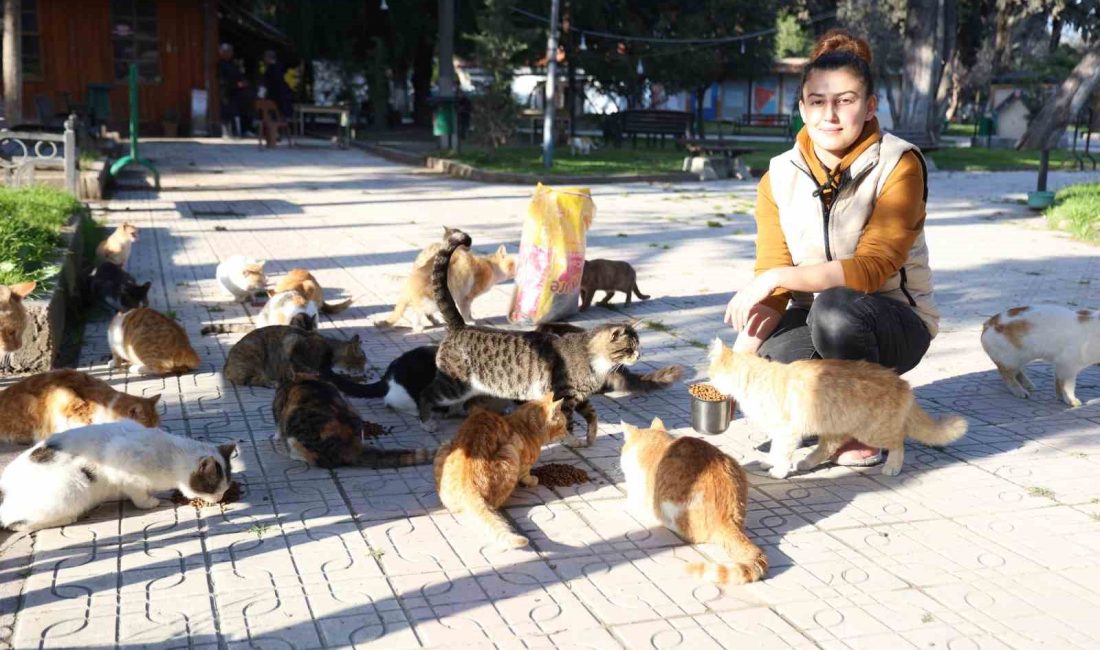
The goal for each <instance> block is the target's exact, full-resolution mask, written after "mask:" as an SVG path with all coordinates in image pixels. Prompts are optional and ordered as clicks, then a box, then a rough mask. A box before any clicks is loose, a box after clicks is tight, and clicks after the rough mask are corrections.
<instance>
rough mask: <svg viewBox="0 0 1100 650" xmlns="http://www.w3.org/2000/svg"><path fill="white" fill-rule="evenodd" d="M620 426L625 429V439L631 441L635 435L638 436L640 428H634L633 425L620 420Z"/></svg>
mask: <svg viewBox="0 0 1100 650" xmlns="http://www.w3.org/2000/svg"><path fill="white" fill-rule="evenodd" d="M619 424H620V425H621V426H622V427H623V438H625V439H626V440H630V439H631V438H633V437H634V436H635V435H637V433H638V427H636V426H634V425H633V424H627V423H626V422H623V421H622V420H619Z"/></svg>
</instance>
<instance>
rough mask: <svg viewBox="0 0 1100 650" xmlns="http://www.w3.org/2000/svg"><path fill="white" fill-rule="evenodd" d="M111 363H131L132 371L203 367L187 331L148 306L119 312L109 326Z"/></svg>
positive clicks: (190, 369)
mask: <svg viewBox="0 0 1100 650" xmlns="http://www.w3.org/2000/svg"><path fill="white" fill-rule="evenodd" d="M107 344H108V345H109V346H110V348H111V364H110V366H109V367H111V368H117V367H118V366H120V365H123V364H130V371H131V372H135V373H144V372H149V373H152V374H168V373H184V372H190V371H192V370H194V369H195V368H198V367H199V363H200V361H199V355H198V354H197V353H196V352H195V350H194V348H192V347H191V341H190V340H189V339H188V338H187V332H186V331H184V329H183V327H182V326H180V324H179V323H177V322H176V321H175V320H173V319H172V318H169V317H168V316H165V315H164V314H162V313H160V312H159V311H156V310H155V309H149V308H148V307H138V308H137V309H131V310H130V311H126V312H119V313H118V314H117V315H116V316H115V317H114V318H113V319H111V324H110V326H108V328H107Z"/></svg>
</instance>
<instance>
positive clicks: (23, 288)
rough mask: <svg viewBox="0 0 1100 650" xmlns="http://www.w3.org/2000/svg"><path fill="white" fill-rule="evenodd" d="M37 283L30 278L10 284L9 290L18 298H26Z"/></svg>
mask: <svg viewBox="0 0 1100 650" xmlns="http://www.w3.org/2000/svg"><path fill="white" fill-rule="evenodd" d="M37 285H38V283H37V282H35V281H34V280H31V281H30V282H20V283H19V284H13V285H11V292H12V294H14V295H16V296H19V297H20V298H26V297H27V296H29V295H31V292H32V291H34V288H35V286H37Z"/></svg>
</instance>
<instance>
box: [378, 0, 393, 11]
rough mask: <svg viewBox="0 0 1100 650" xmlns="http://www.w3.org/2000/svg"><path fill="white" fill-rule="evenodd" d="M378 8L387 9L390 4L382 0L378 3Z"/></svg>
mask: <svg viewBox="0 0 1100 650" xmlns="http://www.w3.org/2000/svg"><path fill="white" fill-rule="evenodd" d="M378 8H379V9H381V10H382V11H389V10H390V6H389V5H388V4H386V0H382V4H380V5H378Z"/></svg>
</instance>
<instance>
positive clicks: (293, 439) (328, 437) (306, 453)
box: [271, 373, 435, 469]
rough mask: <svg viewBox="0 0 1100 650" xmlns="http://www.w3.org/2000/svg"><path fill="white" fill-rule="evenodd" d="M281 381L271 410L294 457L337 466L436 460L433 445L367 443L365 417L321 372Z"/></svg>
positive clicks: (330, 466)
mask: <svg viewBox="0 0 1100 650" xmlns="http://www.w3.org/2000/svg"><path fill="white" fill-rule="evenodd" d="M292 374H293V378H292V379H290V380H284V381H280V382H279V387H278V389H277V390H276V391H275V401H274V402H272V404H271V410H272V412H273V413H274V415H275V422H276V423H277V424H278V427H279V436H280V437H282V438H284V439H285V440H286V443H287V447H289V448H290V450H291V453H292V455H294V456H295V457H297V458H299V459H301V460H303V461H305V462H306V463H308V464H310V465H313V466H314V467H322V468H325V469H332V468H334V467H343V466H345V465H361V466H365V467H376V468H377V467H406V466H409V465H425V464H427V463H430V462H432V458H433V456H434V455H435V450H431V449H379V448H377V447H372V446H369V445H364V444H363V420H362V418H360V417H359V414H358V413H356V412H355V411H354V410H353V409H352V408H351V407H350V406H348V403H347V401H345V400H344V397H343V396H342V395H341V394H340V391H339V390H337V389H336V387H335V386H333V385H332V384H330V383H328V382H327V381H323V380H321V379H320V377H319V376H318V375H316V374H311V373H292Z"/></svg>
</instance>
